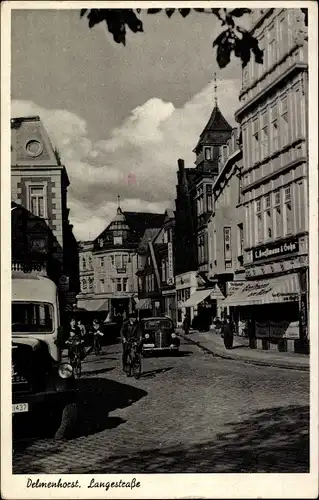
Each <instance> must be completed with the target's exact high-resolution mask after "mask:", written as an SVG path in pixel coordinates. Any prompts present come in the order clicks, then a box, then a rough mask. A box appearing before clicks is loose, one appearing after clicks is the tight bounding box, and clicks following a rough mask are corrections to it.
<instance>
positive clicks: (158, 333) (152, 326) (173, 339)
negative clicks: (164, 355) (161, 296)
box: [139, 316, 180, 354]
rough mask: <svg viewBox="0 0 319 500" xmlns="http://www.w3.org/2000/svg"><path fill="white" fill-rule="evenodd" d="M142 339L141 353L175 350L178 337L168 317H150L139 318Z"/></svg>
mask: <svg viewBox="0 0 319 500" xmlns="http://www.w3.org/2000/svg"><path fill="white" fill-rule="evenodd" d="M139 323H140V327H141V332H142V339H143V353H145V354H146V353H152V352H154V351H171V352H177V351H178V350H179V346H180V339H179V337H178V336H177V335H176V333H175V329H174V325H173V322H172V320H171V319H170V318H168V317H163V316H159V317H152V318H143V319H140V322H139Z"/></svg>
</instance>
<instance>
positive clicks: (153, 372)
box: [141, 366, 173, 378]
mask: <svg viewBox="0 0 319 500" xmlns="http://www.w3.org/2000/svg"><path fill="white" fill-rule="evenodd" d="M172 368H173V367H172V366H170V367H168V368H158V369H157V370H149V371H145V372H143V373H142V375H141V378H153V377H155V376H156V375H158V374H159V373H165V372H168V371H170V370H172Z"/></svg>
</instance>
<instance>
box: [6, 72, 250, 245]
mask: <svg viewBox="0 0 319 500" xmlns="http://www.w3.org/2000/svg"><path fill="white" fill-rule="evenodd" d="M239 85H240V82H239V81H237V80H224V81H223V82H222V84H220V86H219V92H218V104H219V107H220V109H221V111H222V113H223V114H224V116H225V118H226V119H227V120H228V121H229V123H230V124H231V125H233V126H235V123H234V118H233V117H234V112H235V111H236V109H238V106H239V104H238V89H239ZM212 108H213V90H212V87H211V85H208V86H207V87H205V88H204V89H203V90H202V91H201V92H199V93H198V94H196V95H195V96H193V97H192V98H191V99H190V100H189V101H188V102H187V103H185V105H184V106H183V107H181V108H175V107H174V105H173V104H172V103H171V102H165V101H163V100H162V99H159V98H156V97H153V98H152V99H149V100H148V101H147V102H145V103H144V104H143V105H141V106H138V107H137V108H135V109H133V110H132V111H131V113H130V115H129V116H128V117H127V118H126V119H125V120H124V121H123V123H122V125H121V126H120V127H118V128H116V129H114V130H113V131H112V133H111V134H110V136H109V137H107V138H106V139H105V140H101V141H98V142H94V141H92V140H91V139H90V137H89V136H88V126H87V123H86V121H85V120H84V119H83V118H81V117H79V116H77V115H76V114H74V113H71V112H69V111H67V110H50V109H45V108H42V107H39V106H38V105H37V104H35V103H33V102H31V101H13V102H12V109H11V116H12V117H14V116H28V115H29V116H30V115H39V116H40V118H41V119H42V120H43V123H44V125H45V127H46V129H47V131H48V133H49V135H50V138H51V140H52V143H53V144H54V145H55V146H56V147H57V148H58V150H59V151H60V154H61V158H62V161H63V163H64V164H65V166H66V168H67V171H68V175H69V178H70V183H71V184H70V187H69V191H68V205H69V208H70V219H71V222H72V223H73V224H74V232H75V236H76V237H77V239H89V238H93V237H96V236H97V235H98V234H99V233H100V232H101V231H102V230H103V229H104V227H105V226H106V225H107V224H108V223H109V222H110V221H111V219H112V217H113V216H114V214H115V211H116V206H117V194H118V191H120V196H121V206H122V208H123V209H124V210H131V211H146V212H150V211H153V212H161V211H164V210H165V208H166V207H173V206H174V199H175V190H176V187H175V186H176V170H177V159H178V158H184V159H185V162H186V165H187V166H189V167H192V166H194V160H195V156H194V154H193V153H192V150H193V148H194V147H195V145H196V143H197V141H198V137H199V135H200V133H201V132H202V130H203V128H204V127H205V125H206V123H207V121H208V119H209V116H210V114H211V111H212Z"/></svg>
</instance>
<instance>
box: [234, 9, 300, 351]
mask: <svg viewBox="0 0 319 500" xmlns="http://www.w3.org/2000/svg"><path fill="white" fill-rule="evenodd" d="M251 32H252V33H253V34H254V36H256V37H257V39H258V40H259V44H260V47H261V48H263V49H264V63H263V64H262V65H261V64H257V63H256V62H255V61H254V60H253V59H252V60H251V61H250V62H249V64H248V65H247V67H246V68H245V70H244V71H243V85H242V89H241V92H240V104H241V107H240V109H239V110H238V111H237V113H236V119H237V121H238V122H239V123H240V126H241V131H242V142H243V171H242V188H241V193H242V204H243V210H244V215H245V219H244V259H243V264H244V268H245V275H246V278H247V280H250V284H249V285H248V284H246V285H245V286H243V288H242V290H238V289H237V291H235V292H234V294H233V297H232V298H231V297H229V298H228V299H227V300H228V304H230V303H232V304H233V305H234V304H235V303H237V305H239V304H241V305H242V309H243V307H244V306H243V304H245V307H246V309H247V308H249V307H250V306H249V305H248V304H250V305H251V309H250V310H249V315H250V317H252V318H254V321H255V327H254V328H255V333H256V336H257V339H258V341H257V342H258V344H259V345H260V346H263V348H269V347H270V345H271V344H274V345H276V346H277V347H278V348H279V349H284V350H285V349H287V346H288V347H289V348H290V347H291V346H292V345H293V346H294V349H297V350H298V349H302V348H303V347H302V346H305V345H307V340H308V332H307V290H308V285H307V282H308V277H307V276H308V180H307V177H308V144H307V105H308V47H307V32H306V28H305V26H304V18H303V14H302V12H301V11H300V9H264V10H263V11H262V12H260V15H259V17H258V18H257V19H256V20H255V23H254V26H253V27H252V30H251ZM226 302H227V301H226ZM243 310H244V309H243ZM247 315H248V309H247Z"/></svg>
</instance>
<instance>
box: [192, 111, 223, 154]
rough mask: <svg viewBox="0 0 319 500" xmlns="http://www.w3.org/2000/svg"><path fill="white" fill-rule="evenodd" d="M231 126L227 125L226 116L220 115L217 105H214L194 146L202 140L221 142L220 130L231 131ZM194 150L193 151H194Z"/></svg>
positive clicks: (212, 143) (213, 142)
mask: <svg viewBox="0 0 319 500" xmlns="http://www.w3.org/2000/svg"><path fill="white" fill-rule="evenodd" d="M231 131H232V127H231V125H229V123H228V121H227V120H226V118H225V117H224V116H223V115H222V113H221V111H220V109H219V107H218V106H217V105H216V106H215V107H214V109H213V111H212V114H211V115H210V118H209V120H208V122H207V125H206V127H205V128H204V130H203V132H202V133H201V135H200V138H199V141H198V143H197V145H196V147H195V150H196V149H197V147H198V146H199V145H200V144H202V143H203V142H207V143H209V144H211V145H214V144H216V145H220V143H221V135H223V134H221V133H222V132H231ZM195 150H194V151H195Z"/></svg>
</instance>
